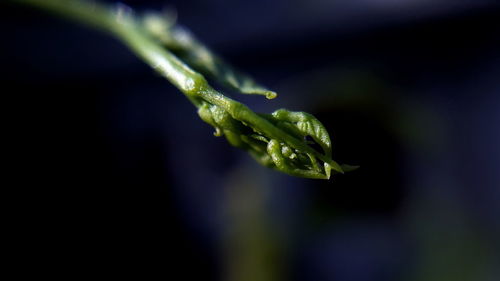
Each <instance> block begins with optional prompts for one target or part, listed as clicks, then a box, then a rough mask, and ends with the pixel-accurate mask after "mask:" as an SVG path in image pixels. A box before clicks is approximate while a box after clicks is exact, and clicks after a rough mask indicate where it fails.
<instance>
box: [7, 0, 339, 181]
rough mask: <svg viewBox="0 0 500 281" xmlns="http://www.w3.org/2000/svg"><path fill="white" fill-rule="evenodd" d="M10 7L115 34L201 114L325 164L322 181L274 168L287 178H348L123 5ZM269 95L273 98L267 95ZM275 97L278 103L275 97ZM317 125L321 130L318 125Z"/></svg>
mask: <svg viewBox="0 0 500 281" xmlns="http://www.w3.org/2000/svg"><path fill="white" fill-rule="evenodd" d="M11 1H13V2H16V3H20V4H25V5H30V6H35V7H38V8H40V9H43V10H46V11H49V12H51V13H55V14H58V15H60V16H63V17H66V18H69V19H72V20H75V21H77V22H82V23H85V24H88V25H90V26H93V27H95V28H98V29H100V30H103V31H105V32H108V33H110V34H112V35H113V36H115V37H116V38H118V39H119V40H120V41H122V42H123V43H124V44H125V45H127V46H128V47H129V48H130V49H131V50H132V51H133V52H134V53H135V54H136V55H137V56H138V57H140V58H141V59H142V60H143V61H144V62H146V63H147V64H149V65H150V66H151V67H152V68H154V69H155V70H156V71H158V72H159V73H160V74H161V75H163V76H164V77H165V78H167V79H168V80H169V81H170V82H171V83H172V84H173V85H175V86H176V87H177V88H178V89H179V90H180V91H182V92H183V93H184V94H185V95H186V97H187V98H188V99H189V100H190V101H191V102H192V103H193V104H194V105H195V106H196V107H198V108H202V107H203V106H205V105H210V106H218V107H220V108H222V109H223V110H224V112H223V113H228V114H229V115H230V116H231V117H232V119H234V120H237V121H239V122H241V123H242V124H244V125H245V126H248V127H250V128H251V129H253V131H255V132H257V133H259V134H261V135H263V136H265V138H267V139H269V140H279V141H275V142H274V143H273V145H276V143H277V144H283V145H285V144H286V145H288V146H290V147H292V148H294V149H295V151H297V152H300V153H306V154H308V155H312V156H314V157H316V158H318V159H320V160H321V161H323V162H324V163H325V171H323V172H321V173H318V174H317V175H316V174H314V175H312V174H311V173H309V172H304V171H302V170H301V169H291V168H288V166H286V165H285V166H282V165H278V164H279V163H278V162H276V161H275V162H276V167H275V168H277V169H278V170H282V171H284V172H286V173H289V174H292V175H296V176H304V177H311V178H329V176H330V172H329V169H330V168H331V169H333V170H334V171H336V172H340V173H342V172H343V170H342V168H341V167H340V166H339V165H338V164H337V163H336V162H334V161H333V160H332V159H331V156H330V155H329V153H326V154H322V153H319V152H318V151H316V150H315V149H313V148H312V147H310V146H309V145H307V144H306V142H305V141H304V140H303V139H300V138H298V136H297V135H294V134H290V133H289V132H287V131H286V130H283V129H282V128H280V127H279V126H276V125H275V124H273V123H271V122H270V121H268V120H267V119H269V118H264V117H262V115H259V114H257V113H255V112H253V111H252V110H250V109H249V108H248V107H247V106H245V105H244V104H242V103H240V102H238V101H235V100H233V99H231V98H229V97H226V96H225V95H223V94H221V93H220V92H218V91H216V90H215V89H213V88H212V87H211V86H210V85H209V84H208V82H207V81H206V79H205V78H204V76H203V75H201V74H200V73H198V72H196V71H194V70H193V69H192V68H191V67H190V66H188V65H187V64H185V63H184V62H183V61H181V60H180V59H179V58H178V57H177V56H175V55H174V54H173V53H172V52H170V51H169V50H168V49H167V48H165V46H164V45H162V43H161V41H159V40H157V38H155V37H154V34H151V32H150V31H148V30H147V29H146V28H145V27H144V25H143V23H142V22H141V21H140V20H139V19H138V18H137V17H136V15H135V14H134V13H133V12H132V11H131V10H130V9H129V8H127V7H125V6H123V5H122V6H120V5H115V6H107V5H104V4H100V3H97V2H90V1H85V0H11ZM172 40H174V39H172ZM200 46H201V45H199V44H198V45H196V46H195V48H194V50H195V51H197V52H199V51H200V50H201V51H204V49H202V47H200ZM235 87H238V85H235ZM260 90H261V89H260V88H259V89H258V91H260ZM242 91H245V90H242ZM248 92H251V91H248ZM264 93H268V92H266V91H264ZM271 93H274V92H271ZM268 94H269V93H268ZM271 96H272V97H274V96H275V94H274V95H271ZM200 116H201V115H200ZM221 118H222V117H221ZM311 118H313V117H311ZM214 119H217V116H215V115H214ZM211 123H212V122H211ZM221 124H223V123H219V124H215V123H214V124H213V125H214V126H215V127H216V128H217V126H219V125H220V126H223V125H221ZM224 124H225V123H224ZM318 124H320V123H319V121H318ZM320 126H321V128H320V129H322V130H323V129H324V128H323V127H322V125H320ZM316 129H317V128H316ZM229 131H230V130H225V132H226V138H228V140H229V141H230V142H231V140H230V138H229V136H228V134H229V133H230V132H229ZM325 132H326V130H325ZM313 133H314V132H313ZM241 136H242V135H240V137H241ZM304 136H305V135H304ZM326 137H327V138H328V145H329V137H328V134H327V133H326ZM241 139H243V140H244V139H245V138H244V137H241ZM234 143H237V142H234ZM232 144H233V143H232ZM233 145H234V144H233ZM242 147H246V148H247V150H248V146H242ZM269 149H270V148H268V153H270V152H269ZM273 149H274V148H273ZM274 150H275V151H279V152H277V153H280V154H281V150H280V149H279V147H278V148H276V149H274ZM259 153H260V152H259ZM254 154H255V151H254ZM309 157H311V156H309ZM272 159H281V155H280V156H279V157H277V158H276V157H272ZM312 162H313V161H312ZM314 165H316V163H314ZM311 166H312V164H311ZM326 166H328V168H326Z"/></svg>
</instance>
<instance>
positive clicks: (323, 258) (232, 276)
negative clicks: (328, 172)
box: [0, 0, 500, 281]
mask: <svg viewBox="0 0 500 281" xmlns="http://www.w3.org/2000/svg"><path fill="white" fill-rule="evenodd" d="M110 2H111V1H110ZM122 2H123V3H125V4H128V5H130V6H131V7H133V8H136V9H137V10H138V11H146V10H149V9H155V10H160V9H163V8H165V7H166V8H169V9H174V10H175V11H176V12H177V15H178V22H179V23H180V24H182V25H184V26H185V27H187V28H189V29H190V30H191V31H192V32H193V33H194V34H196V35H197V36H198V38H199V39H200V40H201V41H203V42H205V43H206V44H208V45H209V46H210V47H211V48H212V49H213V50H214V51H216V52H217V53H218V54H220V55H221V56H223V57H224V58H226V59H227V60H228V61H230V62H231V63H233V64H234V65H235V66H237V67H238V68H240V69H242V70H244V71H245V72H247V73H249V74H251V75H253V76H254V77H255V78H256V79H257V80H258V81H261V82H262V83H263V84H265V85H267V86H268V87H270V88H271V89H273V90H276V91H277V92H278V93H279V97H278V98H277V99H275V100H270V101H269V100H265V99H264V98H262V97H255V96H240V95H232V96H233V97H235V98H236V99H239V100H241V101H243V102H244V103H246V104H247V105H249V106H250V107H251V108H252V109H254V110H255V111H258V112H271V111H273V110H274V109H277V108H282V107H285V108H288V109H290V110H300V111H307V112H310V113H312V114H314V115H315V116H316V117H318V119H319V120H321V121H322V122H323V124H324V125H325V126H326V127H327V129H328V130H329V132H330V134H331V137H332V141H333V147H334V159H335V160H338V162H341V163H349V164H354V165H360V166H361V168H360V169H359V170H357V171H355V172H352V173H348V174H345V175H337V176H335V177H333V179H331V180H329V181H321V180H308V179H299V178H294V177H290V176H287V175H284V174H281V173H278V172H275V171H273V170H269V169H266V168H264V167H262V166H260V165H258V164H257V163H256V162H254V161H253V160H252V159H251V157H250V156H249V155H247V154H246V153H245V152H243V151H240V150H238V149H236V148H233V147H231V146H229V145H228V144H227V143H226V141H225V140H224V139H223V138H216V137H214V136H213V135H212V132H213V129H212V128H211V127H210V126H208V125H207V124H205V123H204V122H202V121H201V120H200V119H199V118H198V116H197V114H196V110H195V108H194V107H193V106H192V105H191V104H190V103H189V101H188V100H187V99H186V98H185V97H184V96H183V95H182V94H181V93H180V92H179V91H178V90H177V89H175V88H174V87H173V86H172V85H170V84H169V83H168V82H167V81H165V80H164V79H163V78H161V77H159V75H156V74H155V73H154V72H153V70H152V69H150V68H149V67H148V66H147V65H145V64H144V63H143V62H141V61H140V60H139V59H137V58H136V57H135V56H134V55H133V54H132V53H131V52H130V51H129V50H128V49H127V48H126V47H124V46H123V45H122V44H121V43H120V42H118V41H117V40H115V39H113V38H112V37H110V36H108V35H107V34H104V33H101V32H98V31H95V30H92V29H89V28H87V27H83V26H80V25H78V24H75V23H72V22H68V21H65V20H62V19H58V18H55V17H53V16H50V15H47V14H45V13H42V12H39V11H35V10H31V9H28V8H26V7H17V6H14V5H12V4H10V5H9V4H6V3H5V2H4V3H3V4H1V5H2V6H1V9H0V32H1V34H2V37H3V39H2V43H1V46H0V51H1V52H0V62H1V66H2V67H1V70H0V71H1V75H0V85H1V86H0V87H1V92H2V93H3V96H4V97H5V98H6V99H5V100H4V106H6V107H7V108H8V109H9V110H12V111H13V112H12V113H11V114H7V117H6V119H5V120H6V121H7V123H8V124H9V125H10V126H11V127H12V131H9V134H10V136H13V137H14V144H13V145H12V146H7V150H10V151H11V152H12V153H13V154H14V155H15V157H14V160H13V161H12V162H11V164H10V166H11V167H13V168H15V169H16V170H17V171H19V172H20V175H19V176H16V177H15V181H13V183H12V187H11V189H16V190H19V191H20V193H21V197H20V199H19V201H20V203H21V204H19V205H18V206H17V207H16V208H15V209H12V210H11V212H12V213H16V214H21V215H22V217H23V219H22V220H19V221H18V223H19V224H20V225H22V226H23V227H26V228H27V231H21V232H20V233H19V234H20V235H19V237H20V238H21V241H22V242H20V244H19V247H22V248H23V249H24V250H23V251H20V253H21V254H20V255H21V256H22V258H23V259H26V260H29V261H31V262H33V263H30V264H32V266H26V268H25V271H20V272H19V274H24V272H28V271H29V272H34V273H37V274H40V276H44V275H48V274H50V276H66V277H74V276H82V275H86V276H108V277H117V276H123V277H125V276H130V275H131V274H134V273H138V274H139V276H141V277H142V278H141V279H149V278H146V277H145V276H146V275H149V274H154V275H158V277H159V278H163V279H167V280H170V279H172V280H227V281H247V280H248V281H250V280H252V281H253V280H259V281H266V280H273V281H274V280H276V281H279V280H292V281H302V280H314V281H323V280H325V281H326V280H336V281H391V280H408V281H433V280H436V281H448V280H449V281H494V280H500V148H499V144H500V78H499V77H500V51H499V50H500V40H499V39H500V38H499V36H500V28H499V27H500V24H499V23H500V10H499V5H498V4H497V3H495V2H496V1H493V0H492V1H488V0H475V1H472V0H471V1H465V0H464V1H461V0H351V1H337V0H266V1H264V0H254V1H244V0H233V1H227V0H169V1H122ZM226 93H228V94H229V95H231V94H234V93H231V92H227V91H226ZM28 186H30V187H28ZM42 263H43V264H44V265H43V266H41V265H40V264H42ZM45 263H46V264H45ZM36 265H38V266H36ZM68 274H69V275H68Z"/></svg>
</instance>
